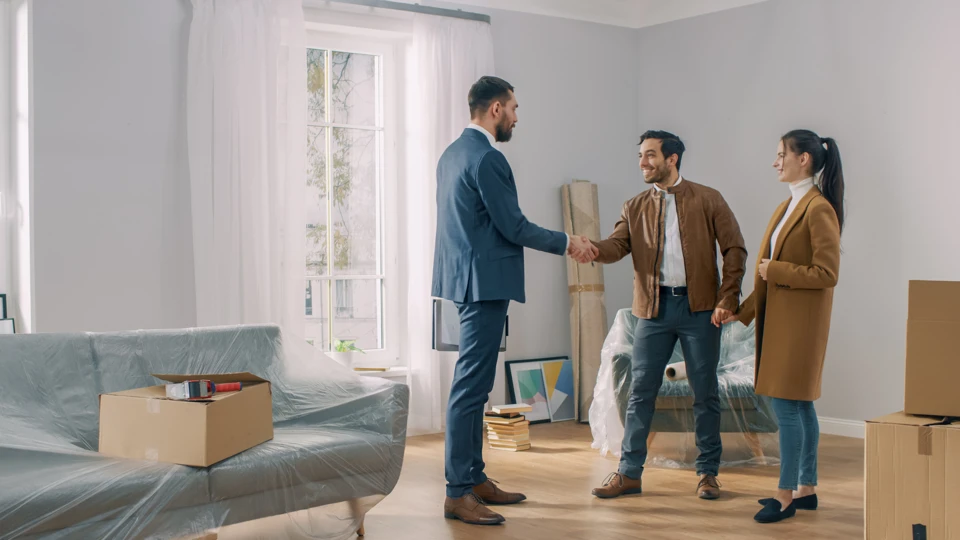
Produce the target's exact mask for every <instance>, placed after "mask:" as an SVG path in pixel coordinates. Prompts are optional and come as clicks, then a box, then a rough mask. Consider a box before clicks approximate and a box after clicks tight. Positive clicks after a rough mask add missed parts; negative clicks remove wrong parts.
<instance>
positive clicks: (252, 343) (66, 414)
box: [0, 326, 409, 540]
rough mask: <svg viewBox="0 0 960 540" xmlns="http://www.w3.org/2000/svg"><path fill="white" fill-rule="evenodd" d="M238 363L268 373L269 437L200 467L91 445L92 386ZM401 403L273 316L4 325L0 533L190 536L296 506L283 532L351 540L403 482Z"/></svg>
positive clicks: (401, 395) (1, 536)
mask: <svg viewBox="0 0 960 540" xmlns="http://www.w3.org/2000/svg"><path fill="white" fill-rule="evenodd" d="M240 371H247V372H250V373H253V374H254V375H257V376H258V377H261V378H263V379H267V380H269V381H270V382H271V385H272V401H273V422H274V438H273V440H271V441H268V442H266V443H263V444H260V445H258V446H255V447H253V448H251V449H249V450H246V451H244V452H241V453H240V454H238V455H235V456H233V457H231V458H228V459H226V460H224V461H221V462H219V463H217V464H215V465H212V466H210V467H207V468H194V467H187V466H182V465H173V464H167V463H159V462H150V461H138V460H131V459H119V458H112V457H106V456H104V455H101V454H99V453H98V452H97V445H98V431H99V414H98V396H99V395H100V394H102V393H110V392H116V391H121V390H128V389H133V388H140V387H145V386H152V385H157V384H161V381H159V380H157V379H155V378H154V377H153V376H151V375H150V374H151V373H182V374H201V373H202V374H214V373H234V372H240ZM408 400H409V389H408V387H407V386H405V385H400V384H397V383H393V382H390V381H387V380H385V379H380V378H374V377H360V376H358V375H356V374H355V373H354V372H352V371H350V370H348V369H346V368H344V367H342V366H341V365H339V364H337V363H336V362H334V361H333V360H331V359H330V358H329V357H327V356H326V355H324V354H322V353H320V352H319V351H317V350H316V349H314V348H313V347H311V346H310V345H308V344H307V343H306V342H305V341H303V340H300V339H288V340H284V339H283V336H282V335H281V332H280V330H279V328H277V327H275V326H241V327H223V328H208V329H191V330H184V331H172V330H171V331H137V332H125V333H100V334H94V333H86V334H32V335H31V334H24V335H4V336H0V540H6V539H12V538H58V539H60V538H64V539H66V538H70V539H73V538H77V539H91V538H97V539H107V538H180V537H186V538H192V537H199V536H201V535H203V534H204V533H205V532H209V531H216V530H217V529H219V528H221V527H224V526H228V525H231V524H235V523H241V522H246V521H250V520H255V519H259V518H263V517H267V516H280V515H284V514H288V513H292V512H293V513H294V514H290V515H289V516H283V517H281V518H277V519H283V520H284V522H283V527H284V528H285V529H286V530H287V532H286V533H283V534H279V535H278V537H280V536H283V537H286V536H290V532H289V531H291V530H296V532H297V534H298V535H300V536H303V537H308V538H325V539H326V538H349V537H351V536H353V535H354V534H355V533H356V531H357V529H358V528H359V527H360V525H361V523H362V518H363V515H364V514H365V513H366V511H367V510H369V509H370V508H372V507H373V506H374V505H375V504H376V503H378V502H379V501H380V500H381V499H382V498H383V497H384V496H386V495H387V494H388V493H390V492H391V491H392V490H393V488H394V486H395V485H396V483H397V480H398V478H399V475H400V468H401V465H402V462H403V452H404V446H405V442H406V423H407V410H408ZM188 435H189V434H185V436H188Z"/></svg>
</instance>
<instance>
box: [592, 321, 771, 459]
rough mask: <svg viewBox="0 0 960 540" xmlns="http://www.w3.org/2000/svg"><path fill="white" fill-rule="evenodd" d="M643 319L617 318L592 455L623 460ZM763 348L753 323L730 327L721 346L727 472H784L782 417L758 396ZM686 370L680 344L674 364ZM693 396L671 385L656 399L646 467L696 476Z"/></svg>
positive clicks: (604, 363) (603, 362) (595, 409)
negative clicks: (780, 467) (756, 371)
mask: <svg viewBox="0 0 960 540" xmlns="http://www.w3.org/2000/svg"><path fill="white" fill-rule="evenodd" d="M636 325H637V318H636V317H634V315H633V314H632V313H631V311H630V310H629V309H622V310H620V311H619V312H618V313H617V316H616V319H615V320H614V323H613V326H612V327H611V328H610V332H609V333H608V334H607V338H606V340H605V341H604V344H603V350H602V352H601V355H600V372H599V374H598V378H597V387H596V390H595V391H594V402H593V406H592V407H591V408H590V428H591V431H592V432H593V445H592V446H593V448H596V449H598V450H600V453H601V455H604V456H606V455H608V454H612V455H614V456H616V457H619V456H620V446H621V443H622V441H623V419H624V417H625V414H626V406H627V401H628V400H629V398H630V383H631V379H632V378H631V372H630V364H631V361H632V357H633V333H634V329H635V328H636ZM755 343H756V338H755V331H754V326H753V323H751V325H750V326H747V327H745V326H743V325H742V324H740V323H734V324H728V325H725V326H724V327H723V330H722V334H721V345H720V365H719V367H718V368H717V378H718V381H719V384H720V407H721V417H720V432H721V439H722V441H723V455H722V456H721V464H722V465H723V466H750V465H777V464H779V445H778V441H777V436H776V432H777V430H778V427H777V421H776V416H775V415H774V413H773V409H772V408H771V406H770V403H769V400H768V399H767V398H764V397H762V396H757V395H756V394H755V393H754V391H753V366H754V358H755V356H754V354H755V348H754V344H755ZM677 362H683V351H682V348H681V346H680V344H679V342H678V343H677V345H676V348H675V349H674V352H673V357H672V358H671V359H670V362H669V363H670V364H673V363H677ZM693 432H694V417H693V392H692V390H691V388H690V385H689V383H688V382H687V381H686V380H685V379H683V380H674V381H671V380H667V378H666V377H664V381H663V386H662V387H661V388H660V392H659V395H658V397H657V407H656V413H655V414H654V417H653V422H652V423H651V430H650V436H649V438H648V439H647V445H648V455H647V465H648V466H652V467H665V468H693V467H695V461H696V458H697V455H698V454H699V451H698V450H697V447H696V439H695V436H694V433H693Z"/></svg>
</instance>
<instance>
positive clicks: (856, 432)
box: [819, 416, 864, 439]
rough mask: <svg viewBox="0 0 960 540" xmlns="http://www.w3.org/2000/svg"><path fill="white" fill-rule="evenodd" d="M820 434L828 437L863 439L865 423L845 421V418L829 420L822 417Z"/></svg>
mask: <svg viewBox="0 0 960 540" xmlns="http://www.w3.org/2000/svg"><path fill="white" fill-rule="evenodd" d="M819 420H820V433H823V434H826V435H840V436H842V437H853V438H856V439H862V438H863V437H864V423H863V422H860V421H857V420H845V419H843V418H828V417H825V416H821V417H820V418H819Z"/></svg>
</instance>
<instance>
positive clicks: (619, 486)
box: [591, 473, 643, 499]
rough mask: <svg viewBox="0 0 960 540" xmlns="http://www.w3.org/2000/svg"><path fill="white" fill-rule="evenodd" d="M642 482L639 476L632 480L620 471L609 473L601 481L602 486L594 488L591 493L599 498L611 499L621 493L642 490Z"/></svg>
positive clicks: (628, 493)
mask: <svg viewBox="0 0 960 540" xmlns="http://www.w3.org/2000/svg"><path fill="white" fill-rule="evenodd" d="M642 488H643V486H642V482H641V481H640V479H639V478H637V479H636V480H634V479H633V478H630V477H628V476H624V475H622V474H620V473H611V474H610V476H608V477H607V478H606V479H605V480H604V481H603V486H601V487H598V488H594V489H593V491H592V492H591V493H593V495H594V496H596V497H599V498H601V499H612V498H614V497H619V496H621V495H632V494H635V493H642V492H643V489H642Z"/></svg>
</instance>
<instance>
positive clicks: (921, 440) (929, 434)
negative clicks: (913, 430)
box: [917, 426, 933, 456]
mask: <svg viewBox="0 0 960 540" xmlns="http://www.w3.org/2000/svg"><path fill="white" fill-rule="evenodd" d="M917 453H918V454H920V455H921V456H932V455H933V430H932V429H930V428H929V427H927V426H924V427H921V428H920V429H919V431H918V433H917Z"/></svg>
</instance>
